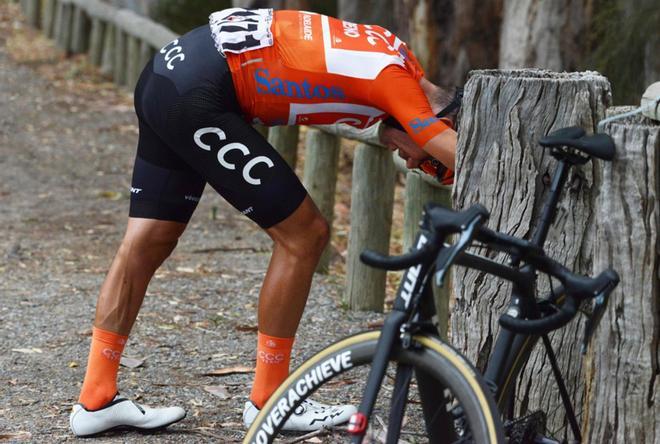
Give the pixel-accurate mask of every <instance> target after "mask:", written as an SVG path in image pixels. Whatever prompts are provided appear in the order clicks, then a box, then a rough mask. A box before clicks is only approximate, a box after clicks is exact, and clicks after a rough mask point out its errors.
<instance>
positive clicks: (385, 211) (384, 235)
mask: <svg viewBox="0 0 660 444" xmlns="http://www.w3.org/2000/svg"><path fill="white" fill-rule="evenodd" d="M393 204H394V162H393V161H392V154H391V153H390V151H389V150H386V149H383V148H380V147H376V146H373V145H368V144H365V143H361V144H359V145H358V146H357V148H356V150H355V157H354V159H353V187H352V192H351V231H350V234H349V237H348V259H347V262H346V293H345V295H344V302H345V303H347V304H348V305H349V307H350V308H351V309H352V310H376V311H382V310H383V304H384V301H385V271H383V270H376V269H375V268H371V267H367V266H366V265H364V264H363V263H362V262H360V253H361V252H362V251H363V250H364V249H366V248H369V249H372V250H376V251H378V252H381V253H388V251H389V244H390V230H391V228H392V206H393Z"/></svg>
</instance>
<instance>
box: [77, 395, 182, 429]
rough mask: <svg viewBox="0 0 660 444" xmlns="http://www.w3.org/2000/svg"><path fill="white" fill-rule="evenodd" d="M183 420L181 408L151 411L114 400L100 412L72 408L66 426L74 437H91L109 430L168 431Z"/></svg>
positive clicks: (130, 403)
mask: <svg viewBox="0 0 660 444" xmlns="http://www.w3.org/2000/svg"><path fill="white" fill-rule="evenodd" d="M185 416H186V411H185V410H183V409H182V408H181V407H166V408H158V409H152V408H149V407H145V406H141V405H138V404H136V403H135V402H133V401H131V400H129V399H126V398H123V397H121V396H119V395H117V396H115V399H113V400H112V401H111V402H110V403H108V405H106V406H105V407H103V408H101V409H99V410H87V409H86V408H85V407H83V406H82V404H75V405H74V406H73V410H72V411H71V416H69V426H70V427H71V431H72V432H73V433H74V434H75V435H76V436H92V435H96V434H98V433H102V432H107V431H109V430H112V429H119V428H122V429H134V430H141V431H149V430H155V429H161V428H164V427H167V426H168V425H170V424H174V423H175V422H177V421H181V420H182V419H183V418H185Z"/></svg>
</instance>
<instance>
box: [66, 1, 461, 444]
mask: <svg viewBox="0 0 660 444" xmlns="http://www.w3.org/2000/svg"><path fill="white" fill-rule="evenodd" d="M442 93H443V90H441V89H440V88H438V87H437V86H435V85H433V84H432V83H431V82H429V81H428V80H426V79H425V78H424V73H423V71H422V69H421V68H420V66H419V64H418V63H417V61H416V59H415V58H414V56H413V54H412V53H411V52H410V50H409V49H408V48H407V47H406V45H405V44H404V43H403V42H402V41H401V40H399V39H398V38H397V37H396V36H395V35H393V34H392V33H390V32H389V31H387V30H386V29H384V28H381V27H379V26H369V25H357V24H353V23H348V22H344V21H341V20H338V19H335V18H331V17H327V16H324V15H319V14H315V13H310V12H304V11H275V12H274V11H273V10H271V9H258V10H245V9H239V8H233V9H228V10H224V11H220V12H216V13H214V14H212V15H211V17H210V23H209V25H207V26H203V27H200V28H197V29H195V30H193V31H191V32H190V33H188V34H186V35H184V36H183V37H181V38H179V39H177V40H174V41H173V42H170V43H169V44H167V45H166V46H165V47H164V48H163V49H162V50H161V51H160V52H159V53H158V54H156V56H155V57H154V58H153V60H152V61H150V62H149V64H148V65H147V67H146V68H145V70H144V72H143V73H142V75H141V77H140V80H139V82H138V85H137V88H136V91H135V110H136V113H137V116H138V120H139V141H138V147H137V156H136V158H135V166H134V170H133V179H132V184H131V202H130V212H129V220H128V227H127V229H126V233H125V235H124V238H123V240H122V242H121V245H120V246H119V249H118V251H117V254H116V256H115V258H114V261H113V263H112V265H111V267H110V270H109V272H108V275H107V277H106V279H105V282H104V284H103V286H102V288H101V292H100V296H99V299H98V302H97V308H96V317H95V320H94V329H93V335H92V345H91V350H90V354H89V359H88V365H87V370H86V374H85V379H84V382H83V386H82V390H81V393H80V397H79V402H78V403H77V404H76V405H75V406H74V407H73V411H72V413H71V416H70V425H71V429H72V430H73V432H74V433H75V434H77V435H79V436H87V435H92V434H96V433H100V432H103V431H105V430H108V429H111V428H114V427H118V426H123V427H133V428H137V429H142V430H148V429H154V428H160V427H163V426H166V425H168V424H171V423H174V422H176V421H179V420H181V419H182V418H183V417H184V416H185V412H184V410H183V409H181V408H179V407H171V408H158V409H150V408H148V407H142V406H138V405H137V404H136V403H134V402H131V401H129V400H127V399H125V398H122V397H120V396H119V395H118V394H117V370H118V366H119V359H120V356H121V353H122V351H123V348H124V344H125V343H126V341H127V339H128V335H129V332H130V331H131V328H132V326H133V323H134V321H135V319H136V317H137V314H138V311H139V309H140V306H141V304H142V300H143V298H144V295H145V292H146V289H147V285H148V283H149V281H150V280H151V278H152V276H153V274H154V273H155V271H156V269H157V268H158V267H159V266H160V265H161V264H162V263H163V261H164V260H165V259H166V258H167V257H168V256H169V255H170V253H171V252H172V250H173V249H174V247H175V246H176V244H177V241H178V239H179V236H181V234H182V233H183V231H184V230H185V228H186V224H187V223H188V221H189V220H190V217H191V215H192V214H193V212H194V210H195V207H196V206H197V203H198V202H199V199H200V197H201V195H202V191H203V189H204V186H205V184H206V183H209V184H210V185H211V186H212V187H213V188H214V189H215V190H216V191H217V192H218V193H220V194H221V195H222V196H223V197H224V198H225V199H226V200H227V201H228V202H229V203H230V204H232V205H233V206H234V207H235V208H236V209H237V210H238V211H240V212H241V213H243V214H245V215H246V216H247V217H249V218H250V219H252V220H253V221H254V222H255V223H257V224H258V225H259V226H260V227H261V228H263V229H264V230H265V231H266V233H268V235H269V236H270V237H271V238H272V239H273V242H274V244H273V253H272V257H271V260H270V265H269V267H268V271H267V272H266V275H265V278H264V282H263V285H262V288H261V291H260V295H259V305H258V330H259V332H258V340H257V364H256V373H255V379H254V383H253V386H252V391H251V393H250V397H249V401H248V402H247V403H246V405H245V409H244V412H243V420H244V423H245V425H246V426H248V425H249V424H250V423H251V422H252V421H253V419H254V417H255V416H256V414H257V413H258V411H259V409H260V408H261V407H262V406H263V405H264V404H265V402H266V401H267V400H268V398H269V397H270V395H271V394H272V393H273V392H274V390H275V389H276V388H277V386H278V385H279V384H280V383H281V382H282V381H283V380H284V379H285V378H286V377H287V376H288V372H289V360H290V355H291V348H292V345H293V341H294V336H295V333H296V330H297V328H298V323H299V321H300V317H301V315H302V312H303V309H304V306H305V303H306V300H307V296H308V293H309V289H310V285H311V280H312V275H313V272H314V269H315V268H316V265H317V262H318V260H319V257H320V255H321V252H322V251H323V249H324V247H325V245H326V243H327V242H328V236H329V234H328V233H329V229H328V224H327V222H326V221H325V220H324V218H323V217H322V216H321V214H320V213H319V210H318V209H317V208H316V206H315V205H314V203H313V202H312V200H311V199H310V198H309V196H308V195H307V192H306V191H305V189H304V187H303V186H302V184H301V183H300V181H299V180H298V178H297V177H296V175H295V174H294V172H293V171H292V170H291V168H290V167H289V166H288V165H287V164H286V163H285V162H284V160H283V159H282V158H281V157H280V156H279V155H278V153H277V152H276V151H275V149H274V148H273V147H272V146H271V145H270V144H269V143H268V142H267V141H266V139H264V137H263V136H262V135H261V134H259V133H258V132H257V131H256V130H254V129H253V127H252V126H251V123H260V124H264V125H299V124H332V123H346V124H348V125H352V126H354V127H357V128H366V127H368V126H370V125H373V124H375V123H376V122H378V121H380V120H382V119H384V118H393V119H396V121H397V122H399V124H400V125H401V126H402V127H403V129H405V133H404V132H403V131H399V130H397V129H393V128H388V129H385V130H384V131H382V135H381V138H382V140H383V142H384V144H386V145H387V146H389V147H390V148H392V149H395V148H398V149H399V151H400V153H401V155H402V157H404V158H407V159H408V166H409V167H415V166H417V165H418V164H419V162H420V161H421V160H423V159H425V158H428V157H429V156H432V157H433V158H435V159H437V160H439V161H440V162H442V164H444V165H445V166H446V167H448V168H449V169H453V167H454V154H455V146H456V133H455V132H454V131H453V130H452V129H451V128H450V127H449V126H448V123H447V122H446V121H445V120H441V119H439V118H437V117H436V115H435V113H436V112H437V111H438V110H439V109H441V108H443V107H444V106H446V105H447V103H448V102H449V100H447V95H446V94H444V95H443V94H442ZM449 99H451V97H449ZM354 411H355V408H354V407H352V406H327V405H324V404H320V403H314V402H308V403H306V404H304V405H303V406H301V408H299V409H298V411H297V412H296V414H295V415H293V416H292V417H291V419H290V420H289V421H288V422H287V424H286V425H285V429H288V430H314V429H318V428H320V427H321V426H327V425H335V424H339V423H342V422H345V421H347V420H348V418H349V417H350V415H351V414H352V413H353V412H354Z"/></svg>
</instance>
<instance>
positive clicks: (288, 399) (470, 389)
mask: <svg viewBox="0 0 660 444" xmlns="http://www.w3.org/2000/svg"><path fill="white" fill-rule="evenodd" d="M379 336H380V331H370V332H363V333H358V334H356V335H354V336H350V337H347V338H345V339H342V340H340V341H338V342H336V343H335V344H333V345H331V346H329V347H327V348H325V349H323V350H321V351H320V352H318V353H317V354H316V355H314V356H312V357H311V358H310V359H308V360H307V361H305V362H304V363H302V364H301V365H300V366H299V367H298V368H297V369H296V370H295V371H294V372H293V373H291V375H289V377H288V378H287V379H286V380H285V381H284V382H283V383H282V385H280V387H279V388H278V389H277V391H276V392H275V393H274V394H273V395H272V396H271V398H270V399H269V401H268V402H267V403H266V405H265V406H264V408H263V409H262V410H261V412H260V413H259V415H258V416H257V417H256V418H255V420H254V422H253V424H252V426H251V427H250V429H249V430H248V432H247V434H246V436H245V439H244V441H243V442H244V443H250V444H266V443H270V442H273V440H274V438H275V437H276V436H277V434H278V433H279V429H280V428H281V425H282V424H284V422H285V421H286V419H287V418H288V416H289V415H290V414H291V413H292V412H293V411H294V410H295V408H296V407H297V406H298V405H300V404H301V403H302V402H303V400H305V399H306V398H307V397H309V396H310V395H311V394H312V393H314V392H315V391H316V390H318V389H319V388H320V387H322V386H324V385H325V384H328V382H330V381H332V380H333V379H334V378H335V377H337V376H339V375H341V374H343V373H344V372H346V371H348V370H352V369H357V368H358V367H362V366H368V365H369V364H370V363H371V362H372V358H373V356H374V353H375V350H376V344H377V342H378V338H379ZM414 345H415V346H414V347H411V348H408V349H404V348H402V347H400V346H399V345H397V346H395V349H394V351H393V354H392V356H393V359H392V361H393V362H397V363H402V364H409V365H412V366H413V367H414V368H415V370H416V371H421V372H423V373H424V374H426V375H429V376H432V377H433V378H434V379H435V380H436V381H438V384H439V387H444V390H442V392H441V393H439V395H440V396H442V395H443V393H446V392H447V391H449V392H450V393H451V394H452V395H453V400H454V402H458V404H459V405H460V406H462V409H463V412H464V414H463V415H462V418H463V419H464V421H466V422H467V425H468V427H469V430H470V433H471V440H462V441H461V442H475V443H479V444H481V443H484V444H486V443H488V444H496V443H503V442H504V433H503V429H502V424H501V422H500V419H499V413H498V411H497V408H496V405H495V402H494V400H493V398H492V394H491V392H490V390H489V389H488V388H487V386H486V384H485V383H484V381H483V379H482V377H481V375H480V374H479V373H478V372H477V371H476V370H475V369H474V367H473V366H472V365H471V364H470V363H469V362H468V361H467V360H466V359H465V358H464V357H463V356H462V355H460V354H459V353H458V352H457V351H455V350H454V349H453V348H452V347H450V346H449V345H447V344H445V343H443V342H441V341H440V340H439V339H437V338H435V337H432V336H427V335H418V336H415V337H414ZM445 407H448V406H447V405H445ZM449 410H450V409H449V408H445V409H444V410H443V412H444V414H445V415H451V413H450V411H449ZM435 442H438V443H439V444H445V442H456V441H454V440H453V439H452V440H451V441H445V442H440V441H435V440H434V443H435Z"/></svg>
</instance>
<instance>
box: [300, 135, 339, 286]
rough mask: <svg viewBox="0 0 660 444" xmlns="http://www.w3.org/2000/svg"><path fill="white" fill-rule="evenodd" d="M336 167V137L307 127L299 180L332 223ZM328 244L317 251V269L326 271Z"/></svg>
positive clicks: (328, 260) (329, 250)
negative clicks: (302, 168)
mask: <svg viewBox="0 0 660 444" xmlns="http://www.w3.org/2000/svg"><path fill="white" fill-rule="evenodd" d="M338 167H339V138H338V137H335V136H333V135H332V134H327V133H324V132H322V131H320V130H317V129H314V128H309V129H308V130H307V135H306V137H305V171H304V175H303V183H304V184H305V188H306V189H307V192H308V193H309V195H310V196H311V198H312V200H313V201H314V202H315V203H316V206H317V207H318V208H319V210H320V211H321V214H322V215H323V217H324V218H325V220H327V221H328V224H330V227H332V220H333V218H334V213H335V189H336V186H337V169H338ZM330 253H331V246H330V245H328V246H327V247H326V249H325V251H324V252H323V255H321V260H320V261H319V265H318V267H317V271H319V272H321V273H326V272H327V271H328V266H329V265H330Z"/></svg>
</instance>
